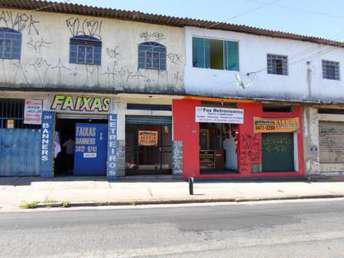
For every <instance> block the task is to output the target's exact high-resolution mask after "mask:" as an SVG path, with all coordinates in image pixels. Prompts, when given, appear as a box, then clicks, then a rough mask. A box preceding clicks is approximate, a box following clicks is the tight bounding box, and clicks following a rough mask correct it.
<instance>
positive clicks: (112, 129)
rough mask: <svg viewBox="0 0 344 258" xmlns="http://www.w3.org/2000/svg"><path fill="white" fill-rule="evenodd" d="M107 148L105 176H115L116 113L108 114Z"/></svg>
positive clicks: (116, 146)
mask: <svg viewBox="0 0 344 258" xmlns="http://www.w3.org/2000/svg"><path fill="white" fill-rule="evenodd" d="M108 139H109V140H108V149H107V176H108V177H116V176H117V148H118V144H117V115H116V114H109V125H108Z"/></svg>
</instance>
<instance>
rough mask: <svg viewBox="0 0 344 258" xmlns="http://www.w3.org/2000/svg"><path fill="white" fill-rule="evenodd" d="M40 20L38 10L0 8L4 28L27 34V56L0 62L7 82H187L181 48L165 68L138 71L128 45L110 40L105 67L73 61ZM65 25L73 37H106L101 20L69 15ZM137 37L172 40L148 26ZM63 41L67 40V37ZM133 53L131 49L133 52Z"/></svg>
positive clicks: (141, 85)
mask: <svg viewBox="0 0 344 258" xmlns="http://www.w3.org/2000/svg"><path fill="white" fill-rule="evenodd" d="M40 23H41V22H40V21H39V19H37V18H36V17H35V14H33V15H32V14H30V13H24V12H13V11H1V12H0V27H8V28H12V29H15V30H18V31H23V32H25V35H23V44H22V46H23V49H22V53H23V57H25V58H24V59H21V60H20V61H18V60H0V68H1V69H0V78H1V81H2V82H6V83H11V84H21V83H25V84H31V85H35V84H37V85H61V86H64V87H68V85H72V84H73V85H74V84H75V86H88V87H115V88H116V89H123V88H132V87H135V88H137V90H148V88H151V89H154V90H159V88H157V89H155V88H156V86H160V85H164V86H162V87H165V88H166V89H170V88H173V87H174V85H175V84H178V86H180V85H182V83H183V76H184V75H183V67H182V66H183V63H184V57H183V55H182V54H179V53H178V52H173V51H172V52H169V53H168V54H167V56H166V58H167V62H168V69H167V70H166V71H156V70H149V69H138V68H137V56H134V57H133V58H131V57H130V59H128V56H127V54H128V52H127V50H128V49H127V48H122V47H121V45H116V44H111V43H110V44H109V45H106V46H104V48H103V50H102V54H103V55H102V65H101V66H97V65H75V64H70V63H69V62H68V52H67V53H60V54H58V55H56V49H57V48H58V47H59V46H57V44H59V41H57V40H56V41H54V40H53V38H52V37H49V34H48V33H47V34H44V33H42V31H40V29H41V28H40ZM62 23H64V25H65V31H67V32H68V33H69V34H70V35H71V36H77V35H88V36H93V37H97V38H101V34H102V30H103V28H102V26H103V21H102V20H101V19H96V18H92V17H88V18H83V17H77V16H72V17H71V16H69V17H67V18H65V19H63V20H62ZM137 36H138V37H140V41H142V40H144V41H162V40H165V39H166V38H167V36H166V34H165V33H164V32H161V31H149V30H148V31H143V32H142V33H140V32H139V33H137ZM63 42H65V43H68V38H67V39H65V41H63ZM105 43H106V42H104V45H105ZM133 44H135V43H133ZM137 44H138V43H137ZM136 47H137V45H135V48H136ZM59 49H61V48H59ZM63 49H64V50H65V48H63ZM52 51H54V52H52ZM48 53H49V55H47V54H48ZM130 53H131V52H130ZM134 53H135V52H134V51H132V54H134ZM62 55H63V56H64V58H62ZM66 55H67V56H66ZM65 59H66V60H65Z"/></svg>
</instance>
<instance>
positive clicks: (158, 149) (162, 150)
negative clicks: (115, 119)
mask: <svg viewBox="0 0 344 258" xmlns="http://www.w3.org/2000/svg"><path fill="white" fill-rule="evenodd" d="M171 156H172V118H171V117H146V116H127V118H126V174H127V175H142V174H170V173H171Z"/></svg>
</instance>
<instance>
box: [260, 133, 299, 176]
mask: <svg viewBox="0 0 344 258" xmlns="http://www.w3.org/2000/svg"><path fill="white" fill-rule="evenodd" d="M262 148H263V172H286V171H294V170H295V168H294V135H293V133H264V134H262Z"/></svg>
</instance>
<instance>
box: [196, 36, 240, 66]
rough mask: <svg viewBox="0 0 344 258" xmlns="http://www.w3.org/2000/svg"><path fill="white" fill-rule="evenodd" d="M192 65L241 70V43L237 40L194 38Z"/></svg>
mask: <svg viewBox="0 0 344 258" xmlns="http://www.w3.org/2000/svg"><path fill="white" fill-rule="evenodd" d="M192 65H193V67H199V68H211V69H220V70H231V71H239V44H238V42H235V41H224V40H217V39H205V38H192Z"/></svg>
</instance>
